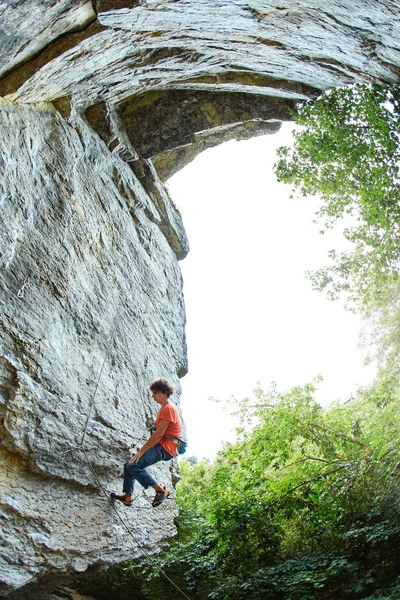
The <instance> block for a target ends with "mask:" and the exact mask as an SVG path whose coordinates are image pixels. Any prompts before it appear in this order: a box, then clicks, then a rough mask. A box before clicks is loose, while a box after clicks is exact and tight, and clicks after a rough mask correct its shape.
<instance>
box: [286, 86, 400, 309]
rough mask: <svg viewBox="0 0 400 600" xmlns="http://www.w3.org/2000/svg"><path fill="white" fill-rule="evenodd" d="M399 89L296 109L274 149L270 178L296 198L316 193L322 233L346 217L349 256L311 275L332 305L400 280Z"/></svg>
mask: <svg viewBox="0 0 400 600" xmlns="http://www.w3.org/2000/svg"><path fill="white" fill-rule="evenodd" d="M399 92H400V86H392V87H389V86H380V85H362V84H358V85H354V86H352V87H347V88H337V89H333V90H330V91H329V92H327V93H325V94H324V95H322V96H321V97H320V98H319V99H317V100H316V101H315V102H302V103H299V104H298V105H297V112H296V113H295V115H294V120H295V121H296V123H298V124H299V125H301V126H302V129H301V130H300V131H299V132H295V133H294V145H293V147H291V148H288V147H282V148H280V150H279V160H278V162H277V164H276V165H275V173H276V175H277V177H278V179H279V180H280V181H283V182H285V183H288V184H290V185H291V186H292V188H293V190H294V191H295V192H297V193H298V194H299V195H302V196H308V195H315V194H318V195H319V196H320V197H321V199H322V206H321V209H320V210H319V213H318V214H319V217H320V219H321V221H322V225H323V230H325V229H326V228H331V227H333V226H334V225H335V224H336V223H337V222H338V221H341V220H342V219H343V218H344V217H350V223H351V224H350V225H349V226H348V227H346V229H345V232H344V235H345V236H346V238H347V239H348V240H349V241H350V242H351V243H352V245H353V246H352V249H351V250H350V251H349V252H344V253H337V252H336V251H335V250H332V251H331V253H330V258H331V259H332V264H331V265H330V266H328V267H326V268H323V269H321V270H319V271H316V272H314V273H312V274H310V277H311V279H312V281H313V284H314V286H315V287H316V288H317V289H325V290H326V291H327V293H328V295H329V297H331V298H336V297H337V296H338V294H339V293H340V292H341V291H347V292H349V294H350V298H351V300H353V301H354V302H355V303H356V304H357V305H360V304H362V303H363V302H365V301H367V302H368V301H369V300H370V299H371V298H373V297H376V296H377V295H379V294H380V293H381V290H382V289H383V288H384V287H385V286H386V285H388V284H393V283H394V282H395V281H397V280H398V278H399V266H400V228H399V227H400V180H399V167H400V145H399V141H400V94H399Z"/></svg>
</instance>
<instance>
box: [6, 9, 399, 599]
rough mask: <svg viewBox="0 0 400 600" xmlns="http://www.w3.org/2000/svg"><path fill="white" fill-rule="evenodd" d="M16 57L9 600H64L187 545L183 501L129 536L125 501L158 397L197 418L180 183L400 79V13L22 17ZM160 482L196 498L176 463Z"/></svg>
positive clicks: (10, 29)
mask: <svg viewBox="0 0 400 600" xmlns="http://www.w3.org/2000/svg"><path fill="white" fill-rule="evenodd" d="M0 43H1V50H2V52H1V54H0V77H1V79H0V95H1V96H2V99H1V101H0V132H1V135H0V173H1V181H0V205H1V213H0V290H1V291H0V293H1V297H0V301H1V312H0V431H1V445H0V465H1V466H0V517H1V519H0V528H1V536H2V546H1V550H0V580H1V583H0V596H2V597H5V596H8V597H9V598H35V597H40V598H42V597H43V598H45V597H46V598H47V597H48V596H47V595H46V594H47V590H50V589H51V587H52V586H54V585H55V584H56V583H59V582H62V581H64V580H65V581H67V580H68V577H73V576H74V574H76V573H82V572H86V571H88V570H90V569H93V568H102V566H104V565H107V564H109V563H111V562H118V561H121V560H123V559H126V558H128V557H130V558H134V557H135V556H140V555H141V554H143V553H144V552H153V551H156V550H157V549H158V548H160V546H162V544H163V543H166V541H167V540H168V538H169V537H171V536H172V535H174V533H175V529H174V524H173V518H174V516H175V514H176V508H175V503H174V502H173V501H171V502H167V503H165V505H163V506H162V507H160V509H159V510H158V511H154V510H153V509H152V508H151V506H150V499H151V494H150V492H148V491H147V492H144V491H142V490H141V489H137V491H136V494H137V496H136V499H135V505H134V506H135V508H134V509H133V510H131V511H130V512H129V511H128V510H127V509H124V508H122V507H121V508H119V509H118V513H119V514H120V515H123V516H124V517H125V518H126V517H127V515H129V517H128V519H127V524H128V528H127V529H126V528H125V525H124V524H123V522H122V521H121V520H120V519H119V516H118V514H117V513H116V512H115V511H114V509H113V507H112V506H111V505H110V503H109V501H108V499H107V494H108V493H109V492H110V491H111V490H113V489H121V478H120V475H121V465H122V464H123V461H124V460H125V458H126V456H127V455H128V454H129V451H130V450H131V449H132V448H134V447H136V446H137V445H141V444H142V443H143V442H144V440H145V439H146V430H145V423H146V419H147V418H149V417H150V416H151V415H152V414H153V415H154V413H155V409H156V407H155V406H154V403H153V401H152V400H151V397H150V395H149V392H148V385H149V384H150V383H151V381H152V380H153V379H154V378H156V377H167V378H168V379H170V380H172V381H173V383H174V384H175V386H176V390H177V391H176V395H175V396H176V400H177V402H178V404H179V390H180V387H179V378H180V377H182V376H183V375H184V374H185V373H186V370H187V364H186V347H185V335H184V325H185V313H184V304H183V298H182V281H181V275H180V270H179V265H178V260H180V259H182V258H184V257H185V255H186V254H187V251H188V242H187V239H186V236H185V232H184V227H183V224H182V221H181V217H180V215H179V213H178V211H177V210H176V208H175V207H174V205H173V202H172V201H171V199H170V198H169V196H168V193H167V192H166V189H165V187H164V186H163V183H162V181H164V180H165V179H167V178H168V177H169V176H170V174H171V173H173V172H175V171H176V170H177V169H179V168H182V166H184V165H185V164H186V163H187V162H188V161H189V160H191V159H192V158H193V157H194V156H196V154H197V153H198V152H201V151H202V150H203V149H205V148H207V147H209V146H212V145H215V144H218V143H220V142H221V141H224V140H227V139H231V138H234V137H235V138H237V139H243V138H246V137H251V136H254V135H259V134H261V133H273V132H274V131H276V130H277V129H278V128H279V123H280V120H282V119H287V118H288V115H289V110H290V108H291V107H292V106H293V102H294V101H295V100H297V99H303V98H313V97H315V96H317V95H318V94H319V93H320V92H321V91H322V90H326V89H328V88H331V87H334V86H338V85H346V84H351V83H353V82H355V81H377V82H386V83H390V82H398V79H399V73H400V10H399V8H398V7H397V5H396V3H395V2H393V1H392V0H379V1H377V0H334V1H333V2H330V3H329V6H327V3H321V1H320V0H296V1H295V0H284V1H275V2H272V1H270V0H247V1H244V0H235V1H233V0H218V1H216V0H196V2H195V1H194V0H97V2H94V1H93V2H89V1H87V2H86V1H84V0H52V2H48V1H45V0H28V1H27V0H13V1H12V2H8V1H7V2H3V3H0ZM210 218H211V217H210ZM82 443H83V446H82V445H81V444H82ZM154 470H155V472H156V473H157V475H158V476H159V477H160V478H161V479H162V480H164V481H165V482H166V483H167V484H168V485H169V486H171V484H172V483H173V482H175V481H176V478H177V469H176V463H175V461H173V462H172V463H170V464H166V465H159V466H157V467H156V468H155V469H154Z"/></svg>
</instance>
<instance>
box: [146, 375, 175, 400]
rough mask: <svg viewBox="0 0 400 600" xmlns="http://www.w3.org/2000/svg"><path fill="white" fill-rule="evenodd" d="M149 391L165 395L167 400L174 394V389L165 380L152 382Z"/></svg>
mask: <svg viewBox="0 0 400 600" xmlns="http://www.w3.org/2000/svg"><path fill="white" fill-rule="evenodd" d="M150 390H151V391H152V392H162V393H163V394H167V396H168V398H169V397H170V396H171V394H173V393H174V388H173V387H172V385H171V384H170V383H168V381H167V380H166V379H157V381H154V382H153V383H152V384H151V386H150Z"/></svg>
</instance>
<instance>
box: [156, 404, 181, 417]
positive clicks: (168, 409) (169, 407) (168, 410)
mask: <svg viewBox="0 0 400 600" xmlns="http://www.w3.org/2000/svg"><path fill="white" fill-rule="evenodd" d="M159 414H160V415H164V414H165V415H175V414H178V409H177V407H176V406H175V404H170V403H168V404H166V405H165V406H162V407H161V408H160V413H159Z"/></svg>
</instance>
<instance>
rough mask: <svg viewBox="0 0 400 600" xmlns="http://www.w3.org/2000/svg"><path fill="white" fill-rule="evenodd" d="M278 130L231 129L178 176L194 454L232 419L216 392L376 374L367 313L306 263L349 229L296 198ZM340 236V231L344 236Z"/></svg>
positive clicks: (321, 258)
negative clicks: (235, 134) (333, 293)
mask: <svg viewBox="0 0 400 600" xmlns="http://www.w3.org/2000/svg"><path fill="white" fill-rule="evenodd" d="M292 129H293V125H292V124H290V123H285V124H284V125H283V127H282V129H281V132H280V133H279V134H275V135H268V136H262V137H258V138H253V139H252V140H249V141H243V142H236V141H231V142H227V143H225V144H222V145H220V146H218V147H216V148H212V149H209V150H207V151H205V152H203V153H202V154H200V155H199V156H198V157H197V158H196V159H195V160H194V161H193V162H192V163H190V164H189V165H188V166H187V167H185V169H183V170H182V171H180V172H179V173H177V174H176V175H175V176H174V177H172V178H171V179H170V180H169V182H168V188H169V191H170V194H171V196H172V199H173V201H174V202H175V204H176V205H177V206H178V207H179V209H180V210H181V213H182V216H183V221H184V224H185V227H186V231H187V234H188V237H189V242H190V248H191V250H190V253H189V255H188V257H187V258H186V259H185V260H184V261H182V262H181V263H180V266H181V269H182V273H183V279H184V296H185V303H186V312H187V329H186V333H187V342H188V357H189V373H188V375H186V377H184V378H183V379H182V380H181V383H182V391H183V393H182V398H181V403H182V408H183V415H184V419H185V422H186V425H187V429H188V439H189V446H188V451H187V454H186V456H192V455H195V456H197V457H198V458H202V457H207V458H210V459H212V458H214V456H215V453H216V452H217V451H218V449H219V448H220V447H221V441H222V440H227V439H231V440H233V439H234V436H233V434H232V427H233V421H232V419H230V417H229V415H228V413H227V412H226V411H223V410H222V408H221V406H220V405H216V404H215V403H214V402H212V401H210V400H209V398H210V397H214V398H218V399H219V400H227V399H229V397H230V396H232V395H233V396H235V397H236V398H243V397H245V396H248V395H250V394H251V392H252V390H253V389H254V388H255V387H256V383H257V381H261V383H262V385H263V386H264V388H267V387H268V386H269V384H270V383H271V382H272V381H276V382H277V383H278V387H279V389H280V390H281V391H284V390H287V389H289V388H290V387H292V386H294V385H299V384H304V383H307V382H309V381H311V380H312V379H313V378H314V377H315V376H316V375H318V374H322V375H323V377H324V381H323V383H322V384H320V386H319V394H318V400H319V401H320V402H321V403H323V404H325V403H328V402H329V401H330V400H333V399H336V398H343V399H346V398H348V397H349V396H350V395H351V394H352V393H354V391H355V389H356V388H357V387H358V386H359V385H365V384H367V383H369V382H370V381H371V380H372V378H373V374H374V370H373V369H372V368H371V367H368V368H367V367H364V366H363V360H362V354H361V351H360V350H359V349H358V333H359V330H360V328H361V323H360V319H359V317H357V316H356V315H354V314H351V313H349V312H347V311H345V310H344V308H343V306H342V305H341V304H340V303H339V302H329V301H328V300H327V299H326V297H325V296H324V295H323V294H321V293H318V292H313V291H312V289H311V284H310V282H309V281H308V280H307V279H306V278H305V275H304V272H305V271H306V270H307V269H315V268H317V267H319V266H322V265H324V264H326V263H327V260H328V259H327V256H326V254H327V251H328V250H329V249H331V248H332V247H338V244H340V243H341V236H340V237H338V235H337V234H336V236H335V235H334V234H329V237H328V236H327V235H324V236H323V235H321V234H319V229H320V228H319V227H318V225H316V224H315V223H313V222H312V221H313V219H314V218H315V217H314V214H315V210H316V207H317V200H316V199H301V200H289V194H290V189H289V186H286V185H283V184H278V182H277V181H276V178H275V176H274V174H273V171H272V166H273V164H274V162H275V161H276V155H275V149H276V147H278V146H280V145H283V144H285V145H287V144H289V143H290V140H291V130H292ZM335 237H336V239H335Z"/></svg>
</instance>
